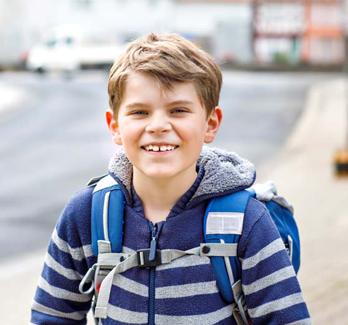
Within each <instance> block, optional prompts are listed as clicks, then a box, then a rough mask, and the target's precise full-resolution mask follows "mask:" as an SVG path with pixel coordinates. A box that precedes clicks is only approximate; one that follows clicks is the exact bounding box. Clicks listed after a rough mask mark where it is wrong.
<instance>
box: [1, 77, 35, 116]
mask: <svg viewBox="0 0 348 325" xmlns="http://www.w3.org/2000/svg"><path fill="white" fill-rule="evenodd" d="M0 94H1V96H0V123H1V122H2V120H4V119H6V118H7V116H9V115H12V114H13V113H14V112H13V110H14V108H16V111H18V110H21V109H25V107H26V105H28V101H31V100H33V98H34V95H33V94H31V93H29V92H27V91H25V90H23V89H22V88H20V87H14V86H9V85H7V84H5V83H3V82H0ZM18 103H22V105H18Z"/></svg>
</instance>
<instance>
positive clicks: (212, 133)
mask: <svg viewBox="0 0 348 325" xmlns="http://www.w3.org/2000/svg"><path fill="white" fill-rule="evenodd" d="M221 121H222V110H221V108H220V107H219V106H216V107H215V108H214V109H213V111H212V112H211V113H210V115H209V117H208V119H207V130H206V133H205V137H204V142H205V143H211V142H213V141H214V139H215V137H216V135H217V133H218V131H219V128H220V124H221Z"/></svg>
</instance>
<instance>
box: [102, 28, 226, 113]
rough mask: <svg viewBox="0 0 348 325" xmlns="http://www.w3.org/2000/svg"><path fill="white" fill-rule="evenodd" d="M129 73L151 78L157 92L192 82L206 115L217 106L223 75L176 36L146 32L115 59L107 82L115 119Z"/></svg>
mask: <svg viewBox="0 0 348 325" xmlns="http://www.w3.org/2000/svg"><path fill="white" fill-rule="evenodd" d="M132 72H142V73H146V74H147V75H149V76H151V77H153V78H154V80H155V81H156V83H157V84H158V86H159V87H160V89H163V88H165V89H168V90H170V89H172V83H173V82H192V83H193V85H194V86H195V89H196V92H197V94H198V97H199V98H200V101H201V104H202V106H203V107H204V108H205V110H206V112H207V116H209V115H210V113H211V111H212V110H213V109H214V108H215V106H217V105H218V103H219V96H220V90H221V85H222V74H221V70H220V69H219V67H218V65H217V64H216V62H215V61H214V59H213V58H212V56H211V55H210V54H208V53H207V52H205V51H203V50H201V49H199V48H198V47H197V46H196V45H195V44H194V43H192V42H190V41H188V40H187V39H185V38H183V37H181V36H179V35H177V34H168V33H163V34H155V33H149V34H147V35H145V36H143V37H141V38H139V39H136V40H134V41H133V42H131V43H130V44H128V46H127V47H126V49H125V51H124V52H123V53H122V54H121V55H120V56H119V57H118V58H117V59H116V60H115V62H114V64H113V66H112V67H111V69H110V74H109V81H108V93H109V105H110V107H111V109H112V110H113V112H114V116H117V113H118V109H119V106H120V104H121V102H122V99H123V94H124V89H125V84H126V82H127V78H128V76H129V75H130V74H131V73H132Z"/></svg>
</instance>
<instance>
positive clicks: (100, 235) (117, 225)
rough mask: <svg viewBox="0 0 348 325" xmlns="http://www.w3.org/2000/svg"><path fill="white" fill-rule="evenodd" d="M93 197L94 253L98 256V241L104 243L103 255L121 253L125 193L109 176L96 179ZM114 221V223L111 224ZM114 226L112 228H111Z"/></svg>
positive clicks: (92, 228)
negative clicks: (107, 252)
mask: <svg viewBox="0 0 348 325" xmlns="http://www.w3.org/2000/svg"><path fill="white" fill-rule="evenodd" d="M92 180H94V182H93V184H90V186H93V185H95V188H94V190H93V195H92V211H91V233H92V251H93V254H94V255H95V256H98V253H99V248H98V241H99V242H100V241H101V242H102V243H103V247H106V249H103V250H104V251H103V253H105V252H106V251H107V250H108V251H109V252H114V253H120V252H121V250H122V239H123V212H124V206H125V200H124V195H123V192H122V190H121V188H120V186H119V185H118V184H117V182H116V181H115V179H114V178H113V177H112V176H110V175H107V176H105V177H102V178H95V179H92ZM111 220H112V222H110V221H111ZM110 225H112V226H110Z"/></svg>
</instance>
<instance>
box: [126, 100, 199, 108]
mask: <svg viewBox="0 0 348 325" xmlns="http://www.w3.org/2000/svg"><path fill="white" fill-rule="evenodd" d="M193 104H194V103H193V102H191V101H189V100H175V101H174V102H170V103H168V105H167V106H173V105H193ZM149 106H150V105H147V104H145V103H140V102H135V103H130V104H128V105H126V107H125V108H128V109H130V108H135V107H144V108H146V107H149Z"/></svg>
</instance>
